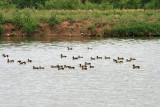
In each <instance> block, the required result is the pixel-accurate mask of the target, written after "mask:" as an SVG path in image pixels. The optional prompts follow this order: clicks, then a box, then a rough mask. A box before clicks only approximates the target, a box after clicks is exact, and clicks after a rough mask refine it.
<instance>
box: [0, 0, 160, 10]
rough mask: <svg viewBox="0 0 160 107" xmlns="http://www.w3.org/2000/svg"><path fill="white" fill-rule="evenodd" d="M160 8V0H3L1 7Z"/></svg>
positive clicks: (72, 8) (73, 8)
mask: <svg viewBox="0 0 160 107" xmlns="http://www.w3.org/2000/svg"><path fill="white" fill-rule="evenodd" d="M13 8H19V9H23V8H32V9H33V8H34V9H56V10H57V9H58V10H59V9H69V10H75V9H84V10H86V9H87V10H88V9H100V10H104V9H138V8H143V9H144V8H145V9H160V0H1V1H0V9H13Z"/></svg>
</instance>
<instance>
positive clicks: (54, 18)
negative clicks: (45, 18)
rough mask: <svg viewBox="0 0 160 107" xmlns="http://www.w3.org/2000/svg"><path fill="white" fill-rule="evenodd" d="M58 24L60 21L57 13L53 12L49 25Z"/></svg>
mask: <svg viewBox="0 0 160 107" xmlns="http://www.w3.org/2000/svg"><path fill="white" fill-rule="evenodd" d="M57 23H58V20H57V17H56V14H55V12H54V11H53V12H52V13H51V18H50V19H49V24H50V25H56V24H57Z"/></svg>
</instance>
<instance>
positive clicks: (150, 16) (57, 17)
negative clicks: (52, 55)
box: [0, 4, 160, 36]
mask: <svg viewBox="0 0 160 107" xmlns="http://www.w3.org/2000/svg"><path fill="white" fill-rule="evenodd" d="M87 5H89V4H87ZM92 6H93V5H92ZM90 8H91V6H90ZM93 8H94V6H93ZM85 20H89V21H91V23H90V24H89V25H88V26H87V29H88V30H94V29H95V27H96V25H97V24H100V25H103V24H104V23H105V24H106V29H105V30H104V34H105V35H111V34H112V35H118V36H133V35H139V36H141V35H147V34H148V33H149V32H151V33H152V34H155V35H159V34H160V33H159V30H160V28H159V26H160V25H159V23H160V12H158V11H155V10H147V11H142V10H116V11H113V10H104V11H103V10H54V11H53V10H34V9H22V10H18V9H13V10H9V9H4V10H0V24H4V23H15V24H17V25H18V26H19V27H22V28H23V29H25V31H26V32H27V33H29V34H30V33H33V32H35V29H36V28H37V27H38V26H39V25H40V23H49V24H50V25H56V24H59V23H61V22H63V21H68V22H70V23H74V22H84V23H85ZM152 20H154V21H152ZM108 25H112V26H111V27H109V28H108V27H107V26H108Z"/></svg>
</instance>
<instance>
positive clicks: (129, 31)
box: [105, 22, 160, 36]
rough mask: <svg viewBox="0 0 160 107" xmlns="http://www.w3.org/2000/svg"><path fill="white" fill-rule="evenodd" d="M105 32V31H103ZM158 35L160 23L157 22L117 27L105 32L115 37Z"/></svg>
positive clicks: (159, 33)
mask: <svg viewBox="0 0 160 107" xmlns="http://www.w3.org/2000/svg"><path fill="white" fill-rule="evenodd" d="M105 32H106V31H105ZM149 33H151V34H152V35H160V23H157V22H147V23H146V22H135V23H133V22H132V23H130V24H126V25H125V24H124V25H118V26H115V27H114V28H113V29H111V30H110V31H108V32H107V34H112V35H116V36H146V35H148V34H149Z"/></svg>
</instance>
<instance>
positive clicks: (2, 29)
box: [0, 25, 4, 34]
mask: <svg viewBox="0 0 160 107" xmlns="http://www.w3.org/2000/svg"><path fill="white" fill-rule="evenodd" d="M3 32H4V28H3V26H2V25H0V34H2V33H3Z"/></svg>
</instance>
